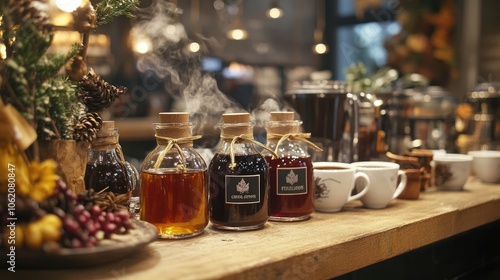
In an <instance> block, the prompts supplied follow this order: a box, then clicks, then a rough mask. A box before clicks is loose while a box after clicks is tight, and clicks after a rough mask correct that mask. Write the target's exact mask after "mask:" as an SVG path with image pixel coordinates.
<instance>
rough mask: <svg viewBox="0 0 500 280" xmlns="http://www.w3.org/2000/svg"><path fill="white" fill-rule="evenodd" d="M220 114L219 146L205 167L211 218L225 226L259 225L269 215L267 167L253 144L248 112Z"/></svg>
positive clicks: (249, 227)
mask: <svg viewBox="0 0 500 280" xmlns="http://www.w3.org/2000/svg"><path fill="white" fill-rule="evenodd" d="M222 118H223V123H222V124H221V125H220V128H221V140H222V144H221V148H220V149H219V151H218V152H217V153H216V154H215V155H214V157H213V158H212V161H211V162H210V165H209V167H208V170H209V186H210V199H209V205H210V222H211V223H212V226H213V227H215V228H217V229H225V230H234V231H244V230H254V229H259V228H262V227H264V225H265V223H266V222H267V219H268V212H267V211H268V210H267V205H268V191H269V183H268V182H269V181H268V179H269V178H268V176H269V170H268V165H267V163H266V160H265V159H264V157H263V156H262V155H261V154H259V152H258V151H257V149H256V148H255V146H254V144H257V143H258V142H256V141H255V140H254V139H253V123H252V122H250V114H248V113H237V114H223V115H222ZM258 144H260V143H258ZM260 145H262V144H260Z"/></svg>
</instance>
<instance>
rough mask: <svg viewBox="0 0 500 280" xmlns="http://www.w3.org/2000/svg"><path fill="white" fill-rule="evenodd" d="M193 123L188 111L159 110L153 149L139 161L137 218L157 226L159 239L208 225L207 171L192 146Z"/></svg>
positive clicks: (196, 232) (198, 230)
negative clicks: (138, 214)
mask: <svg viewBox="0 0 500 280" xmlns="http://www.w3.org/2000/svg"><path fill="white" fill-rule="evenodd" d="M193 126H194V124H193V123H190V122H189V114H188V113H187V112H175V113H160V123H156V124H154V127H155V129H156V135H155V137H156V142H157V144H158V145H157V146H156V148H155V149H154V150H153V151H151V152H150V153H149V154H148V155H147V156H146V158H145V159H144V162H143V164H142V172H141V195H140V196H141V200H140V201H141V208H140V219H141V220H144V221H147V222H149V223H151V224H153V225H155V226H156V228H157V229H158V234H159V237H160V238H164V239H181V238H188V237H193V236H196V235H199V234H201V233H203V231H204V229H205V227H206V226H207V225H208V171H207V165H206V163H205V161H204V160H203V158H202V157H201V156H200V154H199V153H198V152H197V151H196V150H195V149H194V148H193V141H194V140H196V139H199V138H201V136H193V135H192V128H193Z"/></svg>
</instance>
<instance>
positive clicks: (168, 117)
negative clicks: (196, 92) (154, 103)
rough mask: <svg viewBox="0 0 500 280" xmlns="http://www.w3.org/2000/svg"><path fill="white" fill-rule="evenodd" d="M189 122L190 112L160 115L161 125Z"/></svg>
mask: <svg viewBox="0 0 500 280" xmlns="http://www.w3.org/2000/svg"><path fill="white" fill-rule="evenodd" d="M187 122H189V113H188V112H162V113H160V123H187Z"/></svg>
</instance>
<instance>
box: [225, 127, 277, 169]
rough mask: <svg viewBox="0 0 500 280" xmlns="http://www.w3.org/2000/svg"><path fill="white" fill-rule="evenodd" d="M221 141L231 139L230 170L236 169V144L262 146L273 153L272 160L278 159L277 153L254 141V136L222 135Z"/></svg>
mask: <svg viewBox="0 0 500 280" xmlns="http://www.w3.org/2000/svg"><path fill="white" fill-rule="evenodd" d="M221 139H223V140H229V139H231V144H230V145H229V157H230V158H231V163H230V164H229V168H230V169H234V168H235V167H236V163H235V162H234V144H236V142H247V143H252V144H255V145H257V146H260V147H262V148H264V149H266V150H268V151H269V152H270V153H271V155H272V156H271V158H272V159H275V158H277V157H278V156H277V155H276V153H274V151H273V150H272V149H270V148H268V147H266V145H264V144H262V143H260V142H259V141H257V140H255V139H253V135H252V134H240V135H237V136H235V135H225V134H222V135H221ZM259 154H260V153H259Z"/></svg>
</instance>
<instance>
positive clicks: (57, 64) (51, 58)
mask: <svg viewBox="0 0 500 280" xmlns="http://www.w3.org/2000/svg"><path fill="white" fill-rule="evenodd" d="M81 48H82V46H81V45H80V44H74V45H73V46H72V47H71V49H70V51H69V52H68V53H67V54H45V55H44V56H42V57H41V58H40V59H39V60H38V62H37V64H36V65H35V69H34V70H35V71H36V72H37V73H38V76H39V77H40V79H42V80H45V79H48V78H51V77H55V76H56V75H57V73H58V72H59V71H60V70H61V68H62V67H63V66H64V65H66V64H67V63H68V62H69V61H70V60H71V58H73V57H74V56H75V55H76V54H77V53H78V52H79V51H80V49H81Z"/></svg>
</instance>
